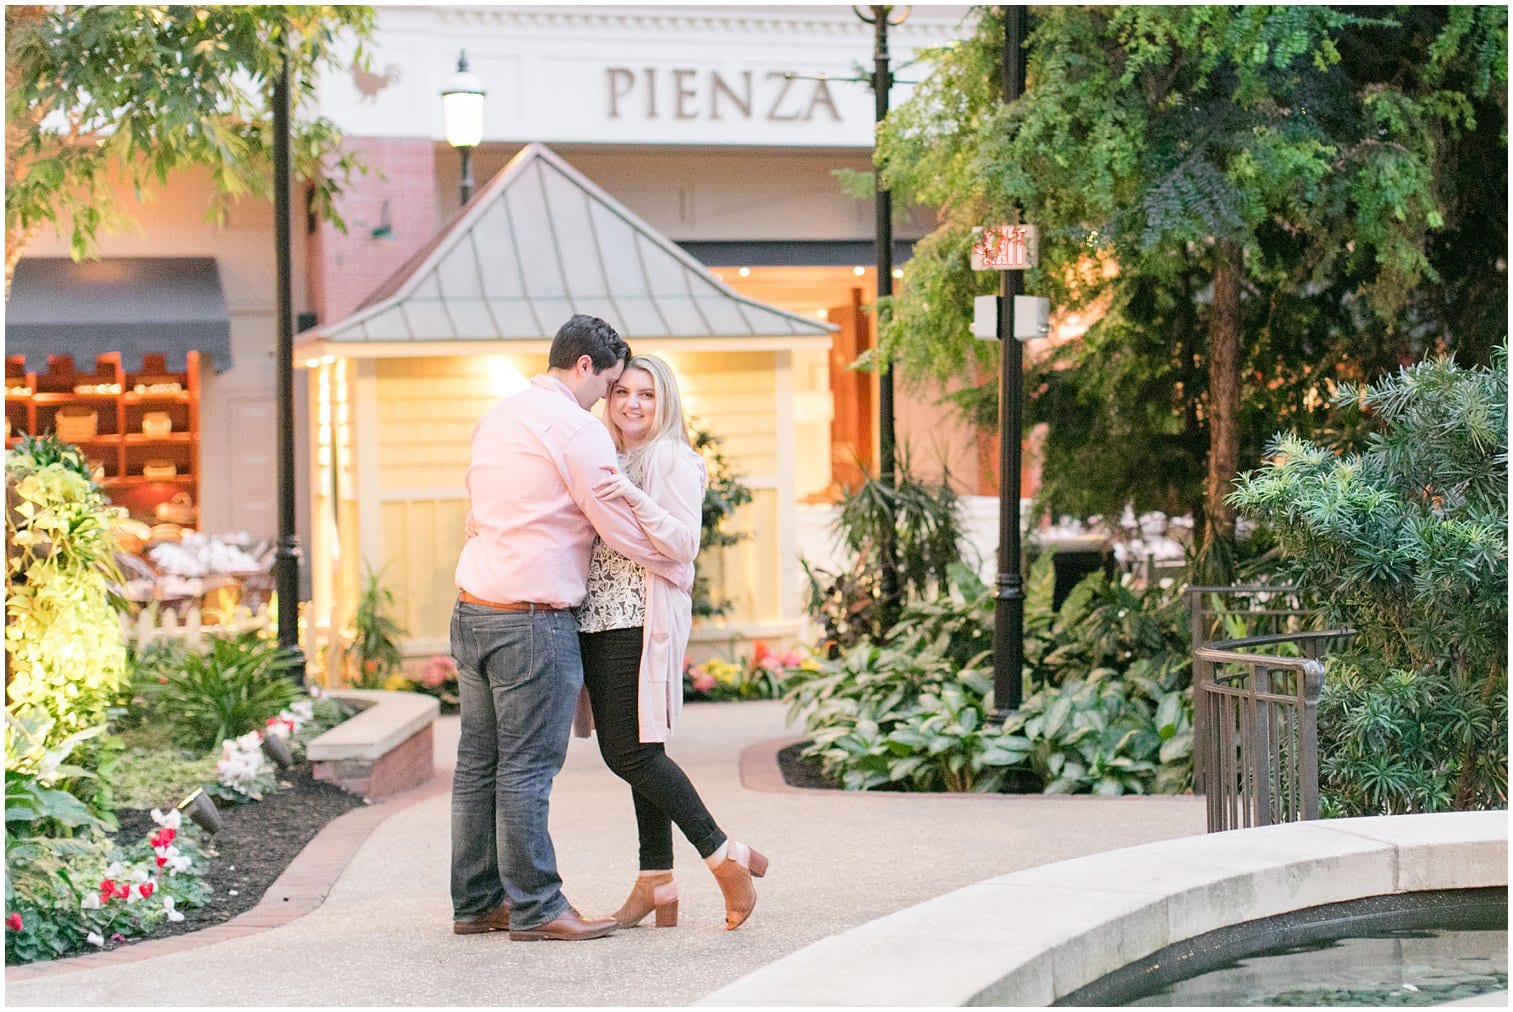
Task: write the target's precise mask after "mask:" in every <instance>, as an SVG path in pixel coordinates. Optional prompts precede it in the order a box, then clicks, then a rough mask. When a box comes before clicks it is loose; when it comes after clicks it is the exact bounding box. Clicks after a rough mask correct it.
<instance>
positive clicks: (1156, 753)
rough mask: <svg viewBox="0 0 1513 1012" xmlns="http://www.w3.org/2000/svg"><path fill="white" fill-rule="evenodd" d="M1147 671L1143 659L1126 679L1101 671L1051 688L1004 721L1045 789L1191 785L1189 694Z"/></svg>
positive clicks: (1106, 790)
mask: <svg viewBox="0 0 1513 1012" xmlns="http://www.w3.org/2000/svg"><path fill="white" fill-rule="evenodd" d="M1142 666H1143V667H1142ZM1149 670H1150V668H1149V662H1147V661H1145V660H1141V661H1137V662H1136V664H1135V665H1134V666H1132V667H1131V669H1130V670H1129V671H1127V672H1125V674H1124V676H1123V677H1120V676H1119V675H1118V674H1117V673H1115V672H1114V671H1113V670H1112V669H1109V668H1099V669H1097V670H1095V671H1093V672H1092V674H1091V675H1089V676H1088V678H1087V679H1086V680H1083V679H1069V680H1067V681H1065V682H1063V683H1062V684H1060V685H1058V686H1047V687H1046V688H1043V689H1041V690H1040V691H1038V692H1036V693H1034V694H1032V695H1031V696H1030V697H1029V698H1028V699H1026V700H1025V701H1024V705H1023V706H1021V707H1020V708H1019V709H1018V710H1017V711H1015V713H1014V714H1013V715H1012V716H1010V717H1009V718H1008V720H1007V721H1005V723H1004V729H1005V730H1006V731H1008V732H1009V733H1010V734H1012V735H1013V736H1014V738H1015V739H1016V740H1015V741H1014V742H1013V747H1014V748H1016V749H1020V750H1024V751H1027V752H1028V755H1029V763H1030V766H1031V768H1033V769H1034V771H1035V772H1036V773H1037V774H1038V775H1039V776H1040V777H1041V779H1042V780H1043V781H1044V783H1045V793H1046V794H1081V793H1084V792H1091V793H1093V794H1109V795H1115V794H1148V793H1155V794H1180V793H1182V792H1184V791H1185V790H1186V789H1187V788H1188V787H1190V786H1191V785H1192V750H1193V733H1192V720H1193V708H1192V696H1191V695H1190V694H1189V693H1186V692H1182V691H1180V690H1173V691H1169V692H1164V693H1162V692H1160V691H1159V688H1158V683H1157V682H1156V680H1155V679H1153V678H1151V677H1149V674H1147V672H1149ZM1153 693H1154V694H1153ZM1021 742H1022V743H1023V744H1021Z"/></svg>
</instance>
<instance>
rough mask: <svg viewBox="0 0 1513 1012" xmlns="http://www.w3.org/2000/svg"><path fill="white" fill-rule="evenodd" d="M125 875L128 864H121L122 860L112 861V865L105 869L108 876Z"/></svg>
mask: <svg viewBox="0 0 1513 1012" xmlns="http://www.w3.org/2000/svg"><path fill="white" fill-rule="evenodd" d="M125 875H126V866H125V865H123V864H121V862H120V861H112V862H110V867H109V868H106V869H105V877H106V878H124V877H125Z"/></svg>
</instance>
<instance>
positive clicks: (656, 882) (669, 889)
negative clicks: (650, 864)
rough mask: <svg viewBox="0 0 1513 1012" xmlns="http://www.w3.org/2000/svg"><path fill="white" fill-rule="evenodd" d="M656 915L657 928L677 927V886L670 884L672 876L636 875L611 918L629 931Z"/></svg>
mask: <svg viewBox="0 0 1513 1012" xmlns="http://www.w3.org/2000/svg"><path fill="white" fill-rule="evenodd" d="M650 913H655V914H656V915H657V918H656V922H655V923H656V925H657V927H659V928H675V927H677V925H678V884H677V883H676V882H674V881H673V880H672V872H667V873H665V874H662V875H640V876H638V877H637V878H636V884H635V886H634V887H633V888H632V889H631V891H630V896H629V897H628V898H627V899H626V901H625V903H624V904H622V905H621V907H620V909H619V910H616V911H615V912H614V913H613V914H611V915H610V916H612V917H613V918H614V919H615V923H616V924H618V925H619V926H620V927H622V928H633V927H635V926H636V925H637V924H640V923H641V922H642V921H644V920H645V919H646V915H647V914H650Z"/></svg>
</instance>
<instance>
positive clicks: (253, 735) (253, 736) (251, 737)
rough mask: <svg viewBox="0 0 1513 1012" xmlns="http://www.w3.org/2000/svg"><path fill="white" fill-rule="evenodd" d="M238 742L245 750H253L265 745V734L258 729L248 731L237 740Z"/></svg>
mask: <svg viewBox="0 0 1513 1012" xmlns="http://www.w3.org/2000/svg"><path fill="white" fill-rule="evenodd" d="M236 744H237V746H238V747H239V748H241V749H242V751H244V752H251V751H254V750H256V749H260V748H262V747H263V736H262V735H261V734H259V733H258V732H257V731H248V732H247V733H246V734H244V735H242V736H241V737H240V738H238V739H237V740H236Z"/></svg>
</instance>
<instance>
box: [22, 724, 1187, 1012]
mask: <svg viewBox="0 0 1513 1012" xmlns="http://www.w3.org/2000/svg"><path fill="white" fill-rule="evenodd" d="M784 713H785V709H784V707H783V706H782V705H781V704H779V703H775V702H771V703H741V704H731V703H724V704H693V705H690V706H689V707H688V708H687V709H686V710H685V711H684V716H683V720H682V723H681V724H680V725H679V733H678V737H677V738H676V739H675V740H674V742H673V743H672V746H671V748H670V749H669V751H670V753H671V754H672V755H673V757H674V758H676V759H677V760H678V761H679V763H680V764H682V766H683V767H684V769H685V770H686V771H687V772H688V774H689V776H690V778H691V779H692V780H693V782H694V784H695V786H696V787H697V788H698V789H699V791H700V793H701V794H702V795H703V797H704V799H705V802H706V803H707V804H708V805H709V808H710V810H711V811H712V812H713V814H714V816H715V818H716V820H717V821H718V822H719V823H720V825H721V827H722V828H724V829H725V831H726V832H727V833H729V834H730V835H731V836H733V837H734V838H736V839H738V840H743V841H746V842H749V843H751V844H752V845H754V846H756V847H757V848H758V849H759V850H761V851H763V852H764V853H766V854H767V856H768V857H769V858H771V860H772V867H771V870H770V871H769V872H768V873H767V877H766V878H765V879H763V880H761V881H759V882H758V884H757V894H758V897H759V901H758V904H757V909H756V912H755V913H754V914H753V915H752V918H751V920H750V921H748V922H747V923H746V924H745V925H744V926H742V927H741V929H740V930H738V931H734V932H727V931H725V930H724V907H723V904H722V902H721V899H720V893H719V890H718V889H717V888H716V886H715V883H714V880H713V878H712V877H711V876H710V875H709V873H708V871H707V870H706V869H705V868H704V865H703V862H702V861H700V860H699V858H698V855H697V854H696V853H695V852H694V851H693V849H692V848H691V847H689V846H688V844H687V843H686V842H685V841H683V840H682V839H681V837H679V838H678V840H677V851H676V858H677V865H678V868H679V876H678V882H679V890H680V900H681V905H680V911H679V926H678V927H677V928H674V929H653V928H650V927H644V928H637V929H634V930H630V931H623V932H618V933H616V934H615V935H612V936H611V937H609V938H606V939H603V940H597V941H592V942H580V943H573V944H523V943H518V942H515V943H512V942H510V941H508V939H507V938H506V937H505V936H504V935H502V934H489V935H472V936H456V935H453V934H452V933H451V907H450V903H449V900H448V897H447V863H448V850H449V840H448V837H449V828H448V826H449V816H448V810H449V801H448V797H447V795H446V793H445V792H444V791H443V790H439V789H433V790H431V791H423V792H421V795H420V797H419V800H412V801H411V802H410V803H408V804H403V805H395V806H393V807H394V811H393V814H391V815H388V816H387V817H386V818H384V819H383V820H382V821H381V822H379V823H378V824H377V826H376V827H375V828H374V829H373V830H372V832H371V833H370V834H369V835H368V836H367V837H366V839H364V840H363V841H362V842H361V844H360V845H358V846H357V848H356V851H355V853H354V854H353V855H352V857H351V859H350V861H349V862H348V863H347V864H346V865H345V868H344V870H342V871H341V873H340V875H339V877H338V878H337V879H336V881H335V883H334V885H333V886H331V888H330V891H329V893H328V894H327V895H326V898H325V900H324V902H322V903H321V904H320V905H319V906H316V907H315V908H314V909H313V910H311V911H310V912H309V913H307V914H305V915H304V916H301V917H298V918H297V919H294V920H292V921H289V922H288V923H285V924H282V925H279V926H275V927H268V928H262V927H254V928H252V929H251V930H249V931H247V932H246V933H241V934H237V935H235V936H234V937H228V938H227V939H226V940H223V941H217V942H215V943H213V944H202V945H198V946H196V947H193V948H180V949H178V951H173V950H172V949H170V948H166V947H161V946H160V948H159V949H158V951H159V952H164V953H165V954H162V955H154V956H152V957H151V958H140V959H134V960H130V961H115V960H110V961H109V962H107V961H106V960H108V959H109V958H110V957H111V956H119V957H128V953H130V951H131V948H132V947H127V948H126V949H123V950H120V952H119V953H110V954H101V955H100V956H97V957H91V958H90V959H87V960H83V961H78V962H75V963H72V964H70V967H71V968H70V969H69V970H68V971H67V972H62V973H50V974H46V975H44V976H39V977H35V978H33V979H25V980H22V979H12V980H8V981H7V987H6V999H5V1001H6V1005H7V1006H8V1007H17V1006H56V1005H72V1006H78V1005H90V1006H107V1007H122V1006H170V1007H182V1006H202V1005H211V1006H241V1005H270V1006H285V1005H291V1006H299V1005H381V1006H396V1005H397V1006H434V1005H494V1006H521V1005H601V1006H652V1005H686V1004H689V1003H692V1002H694V1001H697V1000H698V999H699V998H701V997H703V996H704V995H707V994H710V993H711V992H713V991H715V990H717V989H719V988H721V987H723V986H724V985H726V984H729V983H731V982H732V981H734V980H737V979H738V978H740V977H742V976H745V975H746V974H748V973H751V972H752V971H754V970H757V969H759V968H760V967H762V966H765V965H767V964H768V963H771V962H772V961H774V960H776V959H778V958H779V957H781V956H784V955H787V954H788V953H791V952H794V951H796V950H798V949H800V948H802V947H804V946H806V945H808V944H810V943H811V942H815V941H817V940H819V939H821V938H825V937H826V936H828V935H832V934H835V933H836V932H839V931H843V930H846V929H848V928H852V927H855V926H857V925H859V924H863V923H865V922H867V921H870V920H873V919H875V918H877V917H881V916H883V915H885V914H889V913H892V912H894V911H896V910H900V909H903V908H905V907H908V906H912V905H913V904H916V903H920V902H923V901H925V900H928V899H931V898H933V897H936V896H939V895H941V894H943V893H946V892H949V891H951V890H954V889H957V888H960V887H962V886H965V885H968V884H971V883H974V882H978V881H980V880H982V879H986V878H990V877H993V876H997V875H1003V874H1006V873H1008V872H1011V871H1016V870H1019V869H1023V868H1030V867H1034V866H1037V865H1041V864H1046V863H1049V862H1052V861H1060V860H1063V859H1065V858H1071V857H1078V856H1081V855H1085V854H1092V853H1097V852H1100V851H1105V850H1112V849H1114V848H1118V847H1126V846H1131V845H1133V844H1139V843H1147V842H1151V841H1155V840H1163V839H1170V838H1173V837H1180V836H1191V835H1195V834H1200V833H1202V832H1203V828H1204V815H1203V807H1202V802H1201V799H1194V798H1192V797H1178V798H1108V799H1101V798H1090V797H1077V798H1042V797H999V796H991V797H981V796H966V797H956V796H945V797H943V796H920V795H912V796H911V795H898V794H892V795H889V794H852V793H844V792H839V791H794V790H788V789H779V790H763V789H753V787H752V786H748V784H751V785H756V786H757V787H761V786H764V785H766V786H771V785H772V784H773V782H774V779H775V778H773V777H772V776H770V775H769V776H765V777H764V776H761V775H759V772H760V767H761V765H762V763H761V762H753V763H752V764H751V769H750V771H749V774H748V776H747V778H746V782H745V783H743V780H742V776H741V772H740V766H741V762H740V760H741V755H742V753H743V751H745V750H746V749H747V748H748V747H749V746H754V745H758V744H759V743H763V742H770V741H772V740H774V739H778V738H782V737H785V736H787V737H790V738H791V737H792V735H793V733H794V732H793V730H792V729H790V728H788V727H786V725H785V723H784ZM436 732H437V733H436V758H437V769H438V772H439V773H441V774H442V775H443V777H449V776H450V768H451V765H452V761H453V758H454V755H455V750H456V735H457V719H456V718H455V717H451V718H443V719H442V720H440V721H439V722H438V723H437V725H436ZM766 765H767V767H768V770H769V772H770V768H771V760H767V762H766ZM442 786H444V782H443V783H442V784H438V785H437V787H438V788H440V787H442ZM385 807H387V806H385ZM375 814H378V813H376V812H375V811H374V810H371V809H369V810H363V811H359V812H354V813H352V814H351V815H349V816H345V817H344V818H347V819H350V818H353V817H354V816H367V817H370V818H371V817H372V816H373V815H375ZM340 822H341V820H338V822H337V823H333V826H334V827H339V825H340ZM552 834H553V838H554V840H555V841H556V846H557V855H558V862H559V865H560V867H561V870H562V874H563V879H564V881H565V882H566V893H567V896H568V898H569V899H570V900H571V901H572V902H573V903H574V904H575V905H577V906H578V908H579V909H581V910H584V911H585V912H591V913H592V912H605V911H609V910H613V909H614V908H615V907H617V906H619V904H620V902H621V900H623V899H624V897H625V894H626V892H627V891H628V890H629V888H630V885H631V882H632V880H633V878H634V876H635V872H636V847H635V820H634V816H633V814H632V812H631V805H630V796H629V792H628V790H627V789H626V788H625V787H624V785H623V784H621V783H620V781H618V780H617V779H615V778H614V777H613V776H612V775H611V774H610V773H609V772H608V771H607V770H606V769H605V768H604V766H603V764H602V762H601V761H600V759H599V755H598V751H597V748H596V745H595V743H594V742H592V741H585V740H579V739H575V740H574V741H573V744H572V747H571V749H570V751H569V754H568V760H567V765H566V767H565V768H564V770H563V772H562V774H561V775H560V776H559V777H558V779H557V785H556V790H555V792H554V793H553V796H552ZM348 835H349V836H350V835H352V834H350V833H349V834H348ZM675 835H676V834H675ZM317 842H319V841H317ZM264 905H265V906H266V905H267V902H266V901H265V904H264ZM259 909H260V910H261V909H262V908H261V907H260V908H259ZM1024 914H1025V916H1026V917H1027V918H1033V917H1034V916H1035V911H1033V910H1026V911H1025V912H1024ZM646 923H647V924H650V920H649V919H648V921H647V922H646ZM228 934H229V933H228ZM193 938H194V936H185V942H188V941H189V940H192V939H193ZM159 944H160V943H142V945H143V947H142V950H141V951H142V955H144V956H146V955H148V954H149V950H148V948H147V946H150V945H159ZM128 958H129V957H128ZM72 967H78V968H77V969H73V968H72ZM57 969H59V970H62V969H63V967H61V966H60V967H58V968H57ZM8 976H9V975H8Z"/></svg>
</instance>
